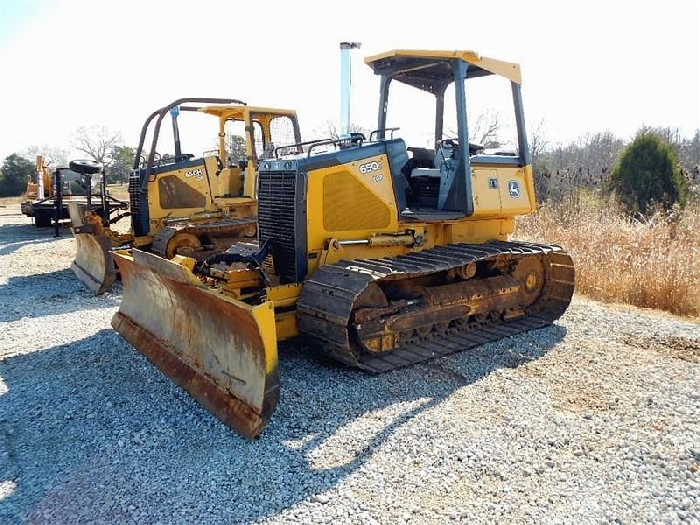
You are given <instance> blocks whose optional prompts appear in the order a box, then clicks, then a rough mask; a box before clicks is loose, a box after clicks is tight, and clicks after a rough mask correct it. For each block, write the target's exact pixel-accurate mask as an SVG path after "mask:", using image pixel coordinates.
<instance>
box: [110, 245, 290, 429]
mask: <svg viewBox="0 0 700 525" xmlns="http://www.w3.org/2000/svg"><path fill="white" fill-rule="evenodd" d="M113 256H114V259H115V261H116V262H117V265H118V266H119V270H120V272H121V277H122V282H123V285H124V295H123V298H122V302H121V305H120V307H119V311H118V312H117V313H115V314H114V317H113V318H112V326H113V327H114V329H115V330H116V331H117V332H119V334H121V335H122V337H124V339H126V340H127V341H128V342H129V343H130V344H131V345H132V346H133V347H134V348H136V349H137V350H138V351H140V352H141V353H143V354H144V355H145V356H146V357H148V358H149V359H150V360H151V361H152V362H153V363H154V364H155V365H156V366H157V367H158V368H160V370H161V371H162V372H163V373H164V374H165V375H166V376H168V377H170V378H171V379H172V380H173V381H174V382H175V383H177V384H178V385H180V386H181V387H183V388H184V389H185V390H187V391H188V392H189V393H190V394H191V395H192V396H193V397H194V398H195V399H197V400H198V401H199V402H200V403H201V404H202V405H204V406H205V407H206V408H207V409H209V410H210V411H211V412H213V413H214V414H215V415H216V416H217V417H218V418H219V419H221V420H222V421H224V422H225V423H226V424H227V425H229V426H230V427H231V428H233V429H234V430H236V431H237V432H239V433H240V434H242V435H243V436H245V437H247V438H249V439H253V438H255V437H257V436H258V435H259V434H260V433H261V432H262V430H263V429H264V428H265V426H266V425H267V423H268V421H269V419H270V416H271V415H272V412H273V411H274V409H275V407H276V406H277V401H278V399H279V372H278V368H277V336H276V333H275V316H274V309H273V304H272V303H271V302H265V303H262V304H260V305H257V306H251V305H248V304H246V303H243V302H240V301H236V300H234V299H232V298H230V297H228V296H226V295H224V294H222V293H220V292H219V291H217V290H213V289H210V288H209V287H207V286H205V285H204V284H203V283H202V282H201V281H199V280H198V279H197V277H196V276H195V275H194V274H193V273H192V272H190V270H189V269H188V268H186V267H184V266H182V265H180V264H177V263H175V262H173V261H170V260H168V259H163V258H161V257H159V256H157V255H154V254H152V253H147V252H142V251H140V250H136V249H133V250H131V251H130V252H129V251H117V252H113Z"/></svg>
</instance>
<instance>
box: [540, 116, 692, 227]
mask: <svg viewBox="0 0 700 525" xmlns="http://www.w3.org/2000/svg"><path fill="white" fill-rule="evenodd" d="M530 147H531V149H532V158H533V170H534V174H535V190H536V193H537V196H538V199H539V200H540V202H541V203H542V202H545V201H551V202H556V203H561V202H563V201H566V200H569V201H576V199H578V198H579V197H580V195H581V192H580V190H581V189H587V190H590V191H593V192H600V193H603V194H605V193H608V194H609V193H611V192H613V191H614V192H615V193H616V194H617V196H618V199H619V200H620V201H622V204H623V205H625V207H627V208H628V209H629V211H631V212H633V213H634V212H640V213H642V214H644V213H646V212H648V211H649V209H650V207H653V206H654V204H656V205H659V206H661V207H664V208H667V209H668V208H669V207H670V206H672V205H673V204H676V203H679V204H683V203H684V202H685V200H686V197H687V196H688V195H690V194H698V192H700V129H697V130H696V131H695V134H694V135H693V136H692V137H690V138H687V137H683V136H682V134H681V133H680V131H679V130H678V129H677V128H669V127H665V128H660V127H656V128H654V127H647V126H643V127H641V128H640V129H639V130H638V131H637V133H636V134H635V137H634V138H633V139H632V141H630V142H626V141H624V140H623V139H621V138H620V137H617V136H615V135H614V134H612V133H609V132H603V133H596V134H592V135H585V136H583V137H581V138H579V139H578V140H576V141H574V142H571V143H569V144H565V145H562V144H557V145H554V146H552V145H551V144H550V143H548V142H547V141H546V139H544V138H543V133H539V132H538V130H537V129H535V132H534V133H531V136H530ZM630 150H631V154H630Z"/></svg>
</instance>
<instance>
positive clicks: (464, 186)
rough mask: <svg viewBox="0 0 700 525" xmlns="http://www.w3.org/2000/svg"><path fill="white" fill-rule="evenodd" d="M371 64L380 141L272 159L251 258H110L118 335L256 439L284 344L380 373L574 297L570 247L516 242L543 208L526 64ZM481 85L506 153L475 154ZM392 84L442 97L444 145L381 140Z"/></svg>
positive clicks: (265, 168) (416, 58)
mask: <svg viewBox="0 0 700 525" xmlns="http://www.w3.org/2000/svg"><path fill="white" fill-rule="evenodd" d="M365 62H366V63H367V64H369V66H370V67H372V68H373V70H374V72H375V73H376V74H377V75H379V76H380V79H381V83H380V99H379V123H378V130H377V131H376V132H373V133H372V135H370V137H369V139H370V140H364V138H363V137H360V136H357V135H354V136H350V137H347V138H343V137H341V139H340V140H337V141H329V144H326V147H327V148H329V149H331V151H325V152H322V148H323V147H324V145H323V144H317V145H314V146H313V147H312V150H311V151H309V152H307V153H305V154H303V155H293V156H285V157H282V158H276V159H274V160H269V161H264V162H262V163H261V166H260V171H259V189H258V221H259V222H258V240H259V247H258V248H257V249H255V248H252V247H249V246H246V245H244V244H238V245H235V246H233V247H231V249H229V250H228V251H227V252H226V253H223V254H219V255H217V256H214V257H211V258H209V259H208V260H206V261H204V262H202V263H196V262H195V261H194V260H192V259H187V258H175V259H174V260H166V259H163V258H160V257H158V256H155V255H153V254H149V253H145V252H141V251H139V250H133V253H132V254H131V255H130V254H126V253H124V254H121V255H117V261H118V264H119V267H120V269H121V271H122V272H123V279H124V285H125V289H124V299H123V302H122V304H121V307H120V309H119V311H118V312H117V313H116V314H115V316H114V319H113V321H112V324H113V326H114V327H115V329H116V330H117V331H118V332H119V333H120V334H122V335H123V336H124V337H125V338H126V339H127V340H128V341H129V342H130V343H132V344H133V346H135V347H136V348H137V349H138V350H140V351H141V352H143V353H144V354H146V355H147V356H148V357H149V358H150V359H151V360H152V361H154V362H155V363H156V364H157V365H158V366H159V367H160V368H161V369H162V370H163V371H164V372H165V373H166V374H168V375H169V376H171V377H172V378H173V379H174V380H175V381H176V382H178V383H179V384H181V385H182V386H183V387H184V388H186V389H187V390H188V391H189V392H190V393H191V394H192V395H193V396H195V397H196V398H197V399H198V400H199V401H200V402H201V403H203V404H204V405H205V406H207V407H208V408H209V409H210V410H212V411H213V412H214V413H215V414H216V415H217V416H218V417H219V418H221V419H222V420H224V421H225V422H226V423H228V424H229V425H230V426H231V427H233V428H234V429H236V430H238V431H239V432H240V433H242V434H243V435H245V436H248V437H254V436H256V435H258V434H259V433H260V432H261V430H262V429H263V428H264V427H265V425H266V424H267V422H268V420H269V418H270V415H271V414H272V412H273V410H274V408H275V406H276V404H277V401H278V393H279V376H278V369H277V362H278V355H277V342H278V341H279V340H282V339H286V338H290V337H293V336H297V335H301V336H304V337H305V338H307V339H308V340H309V341H311V342H312V343H314V346H315V347H316V348H317V349H318V351H319V352H322V353H324V354H327V355H329V356H331V357H333V358H335V359H337V360H338V361H340V362H342V363H345V364H347V365H350V366H354V367H359V368H362V369H365V370H368V371H370V372H384V371H387V370H392V369H395V368H397V367H402V366H406V365H411V364H413V363H417V362H420V361H423V360H427V359H431V358H434V357H436V356H441V355H445V354H448V353H451V352H456V351H460V350H464V349H467V348H469V347H472V346H475V345H479V344H482V343H485V342H487V341H492V340H495V339H499V338H502V337H504V336H510V335H513V334H516V333H518V332H522V331H526V330H532V329H536V328H540V327H542V326H545V325H547V324H550V323H552V322H553V321H554V320H555V319H557V318H558V317H559V316H560V315H561V314H562V313H563V312H564V311H565V310H566V308H567V306H568V304H569V302H570V300H571V296H572V293H573V287H574V268H573V264H572V261H571V258H570V257H569V256H568V255H567V254H566V253H564V252H563V251H562V250H561V248H560V247H558V246H551V245H539V244H532V243H526V242H517V241H512V240H508V238H509V234H511V233H512V232H513V230H514V219H515V217H516V216H517V215H521V214H526V213H530V212H533V211H535V208H536V200H535V194H534V185H533V174H532V168H531V159H530V152H529V150H528V146H527V141H526V133H525V122H524V116H523V115H524V114H523V106H522V100H521V89H520V83H521V76H520V68H519V66H518V65H517V64H512V63H506V62H502V61H499V60H494V59H490V58H486V57H482V56H480V55H478V54H477V53H474V52H471V51H413V50H399V51H391V52H387V53H384V54H382V55H378V56H373V57H370V58H367V59H366V60H365ZM481 77H488V78H492V79H496V80H498V79H499V78H500V82H503V83H504V84H505V86H506V87H507V95H508V104H509V105H512V107H513V110H514V111H513V114H514V117H513V122H514V124H513V127H514V129H515V136H516V140H515V144H514V147H513V149H506V148H504V147H503V146H502V145H497V144H492V146H496V147H495V148H494V149H486V148H483V147H482V146H480V145H477V144H473V143H470V142H469V133H468V128H467V125H468V118H467V101H468V98H467V93H470V94H471V93H472V91H471V85H472V84H474V83H479V82H481V80H480V79H481ZM504 81H505V82H504ZM397 83H399V84H397ZM392 85H393V86H396V87H400V88H401V89H404V90H405V89H406V86H409V87H410V88H417V89H418V90H423V91H425V92H428V93H430V94H432V95H434V106H433V107H434V113H435V118H434V119H432V118H431V119H430V122H428V123H425V122H424V123H423V124H424V130H429V132H430V135H431V136H432V137H433V138H432V140H431V143H432V145H434V148H419V147H416V148H407V147H406V144H405V142H404V140H402V139H398V138H388V137H387V135H388V134H389V129H390V128H387V111H388V108H389V88H390V87H391V86H392ZM401 85H403V86H401ZM467 86H470V87H467ZM477 91H478V89H477V88H476V87H475V89H474V92H477ZM446 93H447V94H449V96H450V97H451V98H452V100H451V102H452V104H446ZM390 115H391V113H390ZM411 117H412V120H415V119H418V118H419V117H420V114H419V112H416V113H415V114H413V115H411ZM450 126H454V130H450V129H449V127H450ZM448 130H449V131H450V134H451V135H452V136H451V137H449V138H446V131H448ZM375 135H376V137H375ZM373 138H374V140H373ZM310 380H313V379H310Z"/></svg>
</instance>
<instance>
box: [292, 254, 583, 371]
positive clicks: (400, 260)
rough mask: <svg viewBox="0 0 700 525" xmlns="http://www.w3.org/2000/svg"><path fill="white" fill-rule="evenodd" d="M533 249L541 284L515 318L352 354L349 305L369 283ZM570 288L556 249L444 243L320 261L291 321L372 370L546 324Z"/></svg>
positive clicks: (326, 348)
mask: <svg viewBox="0 0 700 525" xmlns="http://www.w3.org/2000/svg"><path fill="white" fill-rule="evenodd" d="M539 254H544V256H545V259H546V261H547V262H548V263H549V265H548V266H546V267H545V271H546V282H545V287H544V289H543V291H542V295H541V297H540V299H538V300H537V301H536V302H535V303H534V304H532V305H531V306H530V307H529V308H528V309H527V310H526V315H525V316H523V317H519V318H516V319H514V320H511V321H507V322H500V323H482V324H479V325H478V326H476V327H473V328H472V329H470V330H460V331H459V332H457V331H455V330H449V331H448V332H447V333H446V334H442V335H439V336H432V337H429V338H427V339H425V340H422V341H420V342H410V343H407V344H406V345H404V346H402V347H401V348H398V349H396V350H393V351H391V352H388V353H386V354H370V353H368V352H366V351H360V350H358V349H357V345H356V344H354V343H353V334H352V332H351V328H350V326H351V315H352V311H353V306H354V303H355V300H356V299H357V298H358V296H359V295H360V294H361V293H362V291H363V290H364V289H365V288H366V287H367V285H368V284H369V283H370V282H372V281H376V280H389V279H407V278H413V277H419V276H422V275H427V274H430V273H434V272H441V271H445V270H448V269H450V268H455V267H459V266H463V265H465V264H469V263H472V262H477V261H485V260H488V259H492V258H495V257H498V256H511V257H522V256H527V255H539ZM573 291H574V268H573V262H572V260H571V257H570V256H569V255H567V254H566V253H565V252H563V251H562V249H561V247H559V246H556V245H544V244H532V243H522V242H505V241H497V242H490V243H486V244H452V245H447V246H440V247H437V248H433V249H430V250H424V251H422V252H415V253H411V254H408V255H401V256H398V257H395V258H387V259H354V260H344V261H340V262H339V263H336V264H331V265H326V266H323V267H322V268H320V269H318V270H317V271H316V272H315V273H314V274H313V275H312V276H311V277H310V278H309V279H308V280H306V281H304V288H303V290H302V292H301V296H300V298H299V301H298V302H297V321H298V323H299V328H300V330H301V331H302V332H303V333H304V334H306V335H307V336H310V337H311V338H312V339H314V340H315V341H316V342H317V343H319V344H318V346H319V348H321V349H322V351H323V352H325V353H327V354H329V355H330V356H331V357H333V358H335V359H338V360H340V361H342V362H345V363H347V364H349V365H351V366H355V367H359V368H362V369H365V370H368V371H370V372H377V373H378V372H386V371H388V370H392V369H395V368H400V367H403V366H408V365H412V364H415V363H419V362H421V361H426V360H428V359H432V358H434V357H440V356H444V355H448V354H451V353H454V352H458V351H461V350H466V349H468V348H472V347H475V346H479V345H481V344H484V343H486V342H489V341H495V340H498V339H501V338H503V337H508V336H511V335H514V334H517V333H521V332H525V331H528V330H534V329H537V328H541V327H544V326H547V325H549V324H551V323H552V322H554V321H555V320H556V319H558V318H559V317H560V316H561V315H562V314H563V313H564V311H565V310H566V308H567V307H568V305H569V303H570V302H571V296H572V295H573Z"/></svg>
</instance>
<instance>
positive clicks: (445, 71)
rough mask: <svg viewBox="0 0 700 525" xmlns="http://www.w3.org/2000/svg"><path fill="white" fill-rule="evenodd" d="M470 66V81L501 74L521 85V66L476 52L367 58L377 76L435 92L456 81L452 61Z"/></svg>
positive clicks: (412, 51)
mask: <svg viewBox="0 0 700 525" xmlns="http://www.w3.org/2000/svg"><path fill="white" fill-rule="evenodd" d="M454 59H461V60H463V61H465V62H467V63H468V64H469V67H468V68H467V78H472V77H481V76H486V75H492V74H493V75H499V76H502V77H505V78H507V79H509V80H511V81H512V82H515V83H517V84H520V83H521V82H522V80H521V76H520V65H519V64H515V63H512V62H503V61H502V60H496V59H495V58H488V57H484V56H481V55H479V54H478V53H476V52H475V51H425V50H415V49H396V50H394V51H387V52H386V53H382V54H381V55H375V56H371V57H367V58H365V63H366V64H367V65H369V66H370V67H371V68H372V69H373V70H374V72H375V73H376V74H377V75H388V76H390V77H391V78H394V79H396V80H398V81H399V82H403V83H404V84H408V85H409V86H413V87H416V88H418V89H422V90H424V91H429V92H431V93H434V92H436V91H439V90H440V89H442V88H444V87H445V86H446V85H448V84H450V83H451V82H453V81H454V73H453V71H452V61H453V60H454Z"/></svg>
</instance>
